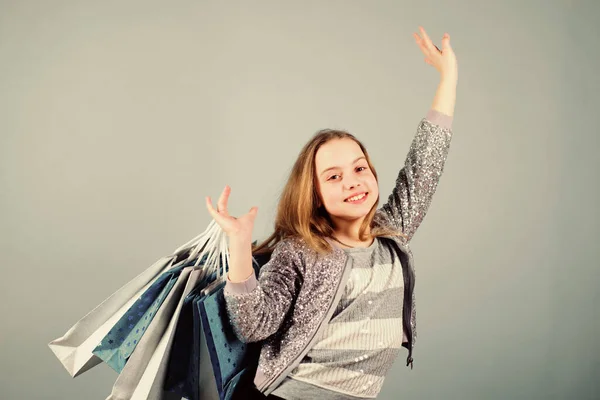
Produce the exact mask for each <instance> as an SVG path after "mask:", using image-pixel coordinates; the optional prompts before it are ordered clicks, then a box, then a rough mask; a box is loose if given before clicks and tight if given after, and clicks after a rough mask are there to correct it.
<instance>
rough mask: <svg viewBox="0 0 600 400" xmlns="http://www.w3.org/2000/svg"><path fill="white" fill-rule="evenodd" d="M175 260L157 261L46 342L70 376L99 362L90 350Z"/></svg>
mask: <svg viewBox="0 0 600 400" xmlns="http://www.w3.org/2000/svg"><path fill="white" fill-rule="evenodd" d="M174 259H175V256H174V255H173V256H169V257H162V258H160V259H159V260H157V261H156V262H155V263H154V264H153V265H151V266H150V267H149V268H147V269H146V270H145V271H143V272H142V273H140V274H139V275H137V276H136V277H135V278H133V279H132V280H130V281H129V282H128V283H126V284H125V285H124V286H122V287H121V288H120V289H119V290H117V291H116V292H114V293H113V294H112V295H111V296H110V297H108V298H107V299H105V300H104V301H103V302H102V303H100V304H99V305H98V306H96V308H94V309H93V310H92V311H90V312H89V313H87V314H86V315H85V316H84V317H83V318H81V319H80V320H79V321H77V322H76V323H75V325H73V326H72V327H71V328H70V329H69V330H68V331H67V332H66V333H65V334H64V335H63V336H61V337H59V338H57V339H54V340H53V341H51V342H50V343H48V346H49V347H50V349H51V350H52V351H53V352H54V354H55V355H56V357H57V358H58V359H59V361H60V362H61V363H62V365H63V366H64V367H65V369H66V370H67V372H68V373H69V374H70V375H71V376H72V377H76V376H78V375H80V374H82V373H83V372H85V371H87V370H89V369H91V368H93V367H94V366H96V365H98V364H99V363H101V362H102V360H101V359H100V358H98V357H96V356H95V355H94V354H93V353H92V350H93V349H94V348H95V347H96V346H97V345H98V343H99V342H101V340H102V338H103V337H104V336H106V334H107V333H108V332H109V331H110V330H111V328H112V327H113V326H114V325H115V323H116V322H117V321H118V320H119V319H120V318H121V316H123V314H125V312H126V311H127V310H128V309H129V308H130V307H131V306H132V304H133V303H134V302H135V301H136V300H137V299H138V298H139V297H140V296H141V294H142V293H144V292H145V291H146V290H147V289H148V287H149V286H150V285H151V284H152V282H153V281H154V280H155V279H156V278H157V277H158V276H159V275H160V274H161V273H162V272H164V271H166V270H168V269H169V268H171V267H172V265H173V261H174Z"/></svg>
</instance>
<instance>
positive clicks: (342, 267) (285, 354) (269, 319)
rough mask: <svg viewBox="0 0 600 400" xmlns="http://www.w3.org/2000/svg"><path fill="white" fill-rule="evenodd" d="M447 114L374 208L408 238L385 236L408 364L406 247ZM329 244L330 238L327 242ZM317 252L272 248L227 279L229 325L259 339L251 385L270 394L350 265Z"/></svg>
mask: <svg viewBox="0 0 600 400" xmlns="http://www.w3.org/2000/svg"><path fill="white" fill-rule="evenodd" d="M451 123H452V117H450V116H447V115H444V114H442V113H439V112H438V111H435V110H429V112H428V113H427V116H426V117H425V118H423V119H422V120H421V121H420V123H419V125H418V127H417V133H416V135H415V137H414V139H413V142H412V144H411V147H410V149H409V151H408V156H407V158H406V160H405V163H404V166H403V168H402V169H401V170H400V173H399V174H398V176H397V179H396V184H395V187H394V189H393V190H392V193H391V194H390V195H389V197H388V199H387V202H386V203H385V204H384V205H383V206H382V207H381V208H379V209H378V210H377V212H376V214H375V218H374V223H375V224H376V225H382V226H388V227H392V228H394V229H399V230H401V231H402V232H403V233H404V234H405V235H406V236H407V237H406V238H402V237H400V236H385V237H383V238H382V240H389V243H390V244H393V248H394V249H395V251H396V253H397V255H398V257H399V259H400V261H401V264H402V270H403V275H404V298H405V299H411V301H404V304H403V324H404V329H403V340H402V342H403V343H402V346H404V347H406V348H407V349H408V358H407V365H411V367H412V361H413V359H412V351H413V347H414V343H415V339H416V336H417V331H416V310H415V295H414V290H413V289H414V281H415V272H414V262H413V255H412V252H411V250H410V247H409V242H410V240H411V239H412V237H413V235H414V233H415V231H416V230H417V228H418V227H419V225H420V224H421V222H422V221H423V218H424V217H425V214H426V212H427V210H428V208H429V205H430V203H431V199H432V197H433V194H434V193H435V190H436V187H437V184H438V181H439V179H440V176H441V174H442V171H443V169H444V164H445V162H446V157H447V154H448V151H449V148H450V141H451V137H452V129H451ZM330 243H332V244H333V242H331V241H330ZM332 247H333V249H334V250H333V251H332V252H331V253H329V254H327V255H318V253H316V252H315V251H314V250H312V249H311V248H309V247H308V246H307V245H306V243H304V241H303V240H302V239H300V238H287V239H285V240H282V241H281V242H279V243H278V244H277V246H276V247H275V248H274V250H273V253H272V255H271V258H270V259H269V261H268V262H267V263H266V264H265V265H263V266H262V268H261V269H260V273H259V276H258V279H257V278H256V277H255V275H254V274H253V275H251V276H250V277H249V278H248V279H247V280H246V281H244V282H237V283H233V282H231V281H229V280H227V283H226V285H225V290H224V295H225V302H226V307H227V312H228V314H229V318H230V321H231V325H232V327H233V329H234V331H235V334H236V336H237V337H239V338H240V339H241V340H242V341H244V342H258V341H262V343H261V353H260V358H259V363H258V369H257V372H256V375H255V378H254V383H255V385H256V387H257V388H258V390H260V391H261V392H263V394H265V395H268V394H270V393H271V392H272V391H273V390H275V388H276V387H277V386H278V385H279V384H280V383H281V382H282V381H283V380H284V379H285V377H286V376H287V375H288V374H289V373H290V372H291V371H292V370H293V369H294V368H296V366H297V365H298V364H299V363H300V362H301V360H302V359H303V358H304V356H305V355H306V354H307V353H308V351H309V350H310V349H311V347H312V346H313V345H314V343H315V342H316V340H317V339H318V336H319V334H320V332H321V331H322V330H323V329H325V328H326V326H327V323H328V322H329V320H330V319H331V316H332V314H333V312H334V311H335V308H336V305H337V303H338V302H339V300H340V298H341V295H342V293H343V289H344V287H345V285H346V281H347V279H348V278H349V274H350V271H351V270H352V259H351V258H350V257H348V256H347V255H346V253H345V252H344V251H343V250H342V249H340V248H338V247H337V246H335V245H333V246H332Z"/></svg>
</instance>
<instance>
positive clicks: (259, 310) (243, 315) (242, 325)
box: [223, 240, 302, 343]
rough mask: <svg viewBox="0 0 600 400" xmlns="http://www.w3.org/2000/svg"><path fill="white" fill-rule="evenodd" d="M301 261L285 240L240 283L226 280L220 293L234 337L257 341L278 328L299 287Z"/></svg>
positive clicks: (246, 340) (244, 340)
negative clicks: (256, 273) (258, 271)
mask: <svg viewBox="0 0 600 400" xmlns="http://www.w3.org/2000/svg"><path fill="white" fill-rule="evenodd" d="M301 265H302V262H301V260H300V259H299V256H298V253H297V252H294V251H292V250H291V249H290V245H289V243H288V242H287V241H286V240H283V241H281V242H279V243H278V244H277V246H276V247H275V249H274V250H273V254H272V255H271V258H270V259H269V261H268V262H267V263H266V264H265V265H263V266H262V268H261V269H260V274H259V278H258V279H256V276H255V274H254V273H251V274H250V276H249V277H248V278H247V279H246V280H244V281H241V282H233V281H232V280H230V279H229V278H228V279H227V282H226V284H225V289H224V291H223V294H224V297H225V304H226V308H227V313H228V314H229V317H230V320H231V322H232V326H233V329H234V332H235V334H236V336H237V337H238V338H239V339H240V340H242V341H243V342H247V343H248V342H257V341H260V340H264V339H266V338H268V337H269V336H271V335H273V334H274V333H275V332H277V330H278V329H279V327H280V326H281V324H282V322H283V320H284V318H285V315H286V314H287V313H288V311H289V309H290V306H291V304H292V302H293V300H294V299H295V298H296V296H297V295H298V291H299V288H300V283H299V282H300V279H301V275H300V271H301Z"/></svg>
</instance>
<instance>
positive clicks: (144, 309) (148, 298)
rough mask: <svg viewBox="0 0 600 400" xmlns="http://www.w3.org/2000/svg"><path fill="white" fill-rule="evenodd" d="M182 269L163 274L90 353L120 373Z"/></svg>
mask: <svg viewBox="0 0 600 400" xmlns="http://www.w3.org/2000/svg"><path fill="white" fill-rule="evenodd" d="M188 264H189V263H188ZM185 267H186V265H185V264H184V265H182V266H180V267H175V268H171V269H170V270H168V271H165V272H163V273H162V274H161V275H160V276H159V277H158V279H157V280H156V281H154V283H153V284H152V285H151V286H150V287H149V288H148V290H146V291H145V292H144V293H143V294H142V295H141V296H140V298H139V299H137V300H136V302H135V303H134V304H133V305H132V306H131V307H130V308H129V310H127V312H126V313H125V314H124V315H123V316H122V317H121V318H120V319H119V321H118V322H117V323H116V324H115V325H114V326H113V327H112V328H111V330H110V332H108V334H107V335H106V336H105V337H104V338H102V341H101V343H99V344H98V346H96V348H95V349H94V350H93V351H92V352H93V354H94V355H96V356H97V357H98V358H100V359H102V360H103V361H104V362H105V363H106V364H107V365H109V366H110V367H111V368H112V369H114V370H115V371H117V372H119V373H120V372H121V371H122V370H123V368H124V367H125V363H126V362H127V360H128V359H129V357H130V356H131V353H133V351H134V350H135V348H136V346H137V343H138V342H139V341H140V339H141V337H142V336H143V335H144V333H145V332H146V328H147V327H148V325H149V324H150V323H151V322H152V319H153V318H154V316H155V315H156V312H157V311H158V309H159V308H160V306H161V305H162V303H163V301H164V300H165V298H166V297H167V295H168V294H169V293H170V291H171V290H172V289H173V286H174V285H175V283H176V282H177V279H178V278H179V275H180V274H181V271H182V270H183V268H185Z"/></svg>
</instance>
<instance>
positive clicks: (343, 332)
mask: <svg viewBox="0 0 600 400" xmlns="http://www.w3.org/2000/svg"><path fill="white" fill-rule="evenodd" d="M343 250H344V251H345V252H346V253H347V254H348V256H350V257H352V260H353V264H352V271H351V273H350V278H349V279H348V283H347V285H346V288H345V291H344V294H343V296H342V299H341V300H340V302H339V304H338V306H337V309H336V310H335V312H334V314H333V317H332V318H331V320H330V321H329V324H328V326H327V329H325V330H324V332H323V333H322V335H321V337H320V338H319V340H318V341H317V342H316V343H315V345H314V347H313V348H312V349H311V350H310V351H309V352H308V354H307V355H306V357H305V358H304V359H303V360H302V362H301V363H300V365H299V366H298V367H297V368H295V369H294V370H293V371H292V372H291V373H290V375H289V376H288V377H287V378H286V379H285V380H284V381H283V382H282V384H281V385H280V386H279V387H278V388H277V389H275V391H273V394H274V395H276V396H279V397H283V398H284V399H306V398H307V393H312V394H311V396H312V397H310V398H319V399H327V400H333V399H336V400H339V399H355V398H375V397H377V394H378V393H379V392H380V390H381V387H382V385H383V381H384V378H385V375H386V373H387V372H388V370H389V369H390V368H391V366H392V364H393V363H394V361H395V359H396V357H397V356H398V354H399V352H400V350H401V348H402V337H403V332H402V302H403V295H404V280H403V276H402V266H401V264H400V260H399V259H398V256H397V255H396V254H395V253H394V252H393V251H392V249H391V248H390V247H389V244H387V243H386V242H385V241H382V240H381V239H379V238H376V239H375V240H374V241H373V243H372V244H371V246H369V247H367V248H352V249H343Z"/></svg>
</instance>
